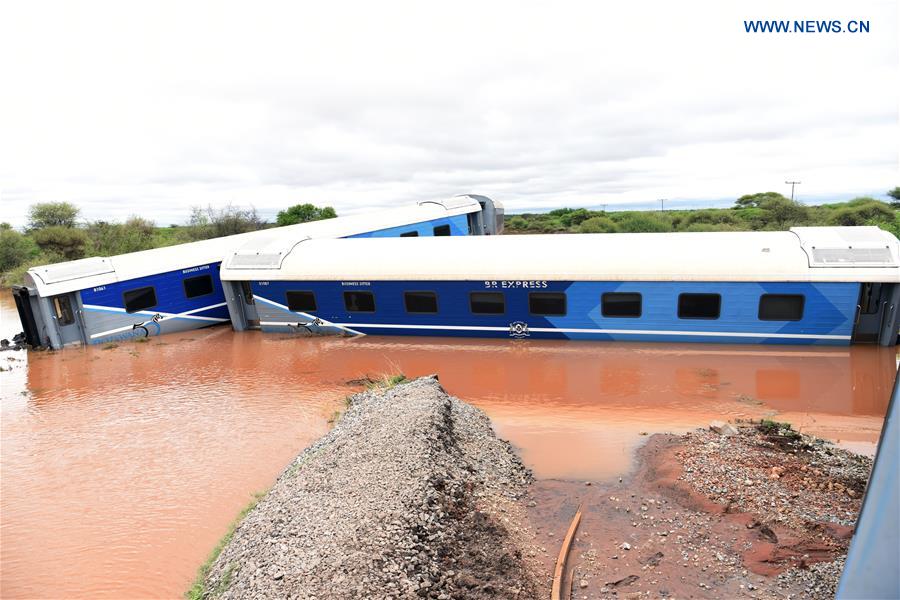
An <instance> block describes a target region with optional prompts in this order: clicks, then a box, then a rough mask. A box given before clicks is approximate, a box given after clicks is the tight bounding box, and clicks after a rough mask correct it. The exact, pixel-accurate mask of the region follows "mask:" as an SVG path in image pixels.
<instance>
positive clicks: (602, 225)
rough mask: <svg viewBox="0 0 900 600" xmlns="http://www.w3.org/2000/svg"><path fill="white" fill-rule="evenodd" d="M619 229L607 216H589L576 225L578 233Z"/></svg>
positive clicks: (608, 231) (605, 231) (609, 231)
mask: <svg viewBox="0 0 900 600" xmlns="http://www.w3.org/2000/svg"><path fill="white" fill-rule="evenodd" d="M618 230H619V227H618V226H617V225H616V223H615V221H613V220H612V219H610V218H609V217H591V218H590V219H587V220H586V221H583V222H582V223H581V225H579V226H578V231H579V233H615V232H617V231H618Z"/></svg>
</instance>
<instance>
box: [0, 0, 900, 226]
mask: <svg viewBox="0 0 900 600" xmlns="http://www.w3.org/2000/svg"><path fill="white" fill-rule="evenodd" d="M897 18H898V17H897V7H896V4H895V3H894V2H858V3H854V4H852V5H848V4H845V3H834V2H807V3H797V2H794V3H790V4H789V5H788V4H785V3H766V2H754V3H721V2H719V3H670V2H666V3H662V2H660V3H658V4H650V3H637V4H635V5H633V6H631V5H629V6H624V5H623V6H614V5H610V3H564V4H561V3H556V4H552V5H551V4H549V3H522V2H509V3H489V4H488V3H453V4H452V5H450V4H447V5H436V4H434V3H421V2H399V3H389V4H385V3H360V4H340V5H338V6H318V5H310V4H298V3H265V4H263V5H261V6H260V5H254V6H252V7H251V6H250V5H246V4H236V5H229V4H223V3H219V2H216V3H210V4H191V5H188V6H186V5H185V4H184V3H161V4H159V3H155V4H153V5H145V6H142V7H141V8H140V9H135V8H134V5H131V6H126V5H123V4H121V3H112V2H110V3H90V2H88V3H78V4H72V3H59V4H45V3H19V4H13V3H7V4H5V5H4V7H3V8H2V9H0V85H2V91H0V206H2V212H3V217H2V219H3V220H9V221H11V222H13V223H15V224H20V223H21V222H22V221H23V220H24V214H25V211H26V208H27V206H28V205H29V204H30V203H32V202H38V201H47V200H68V201H72V202H75V203H77V204H79V205H80V206H81V207H82V209H83V213H84V216H85V217H87V218H91V219H96V218H106V219H109V218H124V217H127V216H128V215H129V214H142V215H144V216H147V217H150V218H152V219H155V220H157V221H158V222H160V223H161V224H166V223H170V222H178V221H182V220H183V219H184V218H185V217H186V215H187V213H188V211H189V207H190V206H191V205H196V204H207V203H210V204H213V205H223V204H226V203H228V202H233V203H236V204H253V205H254V206H256V207H257V209H259V210H260V212H261V213H262V214H264V215H267V216H272V215H274V213H275V212H277V210H279V209H280V208H283V207H284V206H287V205H290V204H294V203H297V202H314V203H318V204H331V205H333V206H335V207H336V208H337V209H338V212H339V213H348V212H355V211H358V210H363V209H365V208H370V207H376V206H385V205H388V204H392V203H398V202H411V201H414V200H418V199H430V198H440V197H444V196H448V195H452V194H455V193H463V192H480V193H486V194H489V195H494V196H496V197H497V198H498V199H500V200H502V201H503V202H504V203H505V204H506V205H507V207H508V208H509V209H510V210H512V211H515V210H517V209H524V208H528V209H535V208H552V207H556V206H560V205H592V206H595V205H599V204H607V205H621V204H627V203H636V202H647V201H653V200H654V199H655V198H659V197H666V198H670V199H685V200H687V199H689V200H695V201H698V202H702V201H704V200H711V199H723V198H734V197H735V196H737V195H740V194H742V193H747V192H754V191H763V190H770V189H776V190H778V189H781V190H784V189H785V186H784V184H783V183H782V182H783V181H784V180H785V179H786V178H792V179H800V180H802V181H803V184H802V185H801V186H800V188H799V192H800V194H801V197H806V198H816V197H835V196H840V195H842V194H844V195H849V194H855V193H870V192H880V191H883V190H885V189H888V188H890V187H893V186H895V185H897V184H898V180H900V177H898V162H897V160H898V139H900V131H898V115H897V107H898V99H900V93H898V80H900V78H898V74H900V68H898V67H900V64H898V21H897ZM745 19H792V20H793V19H842V20H844V21H847V20H849V19H867V20H869V21H870V23H871V31H870V33H869V34H856V35H854V34H766V35H763V34H747V33H745V32H744V28H743V21H744V20H745Z"/></svg>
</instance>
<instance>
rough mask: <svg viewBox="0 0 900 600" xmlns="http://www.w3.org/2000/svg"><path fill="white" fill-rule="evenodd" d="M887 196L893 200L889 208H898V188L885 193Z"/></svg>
mask: <svg viewBox="0 0 900 600" xmlns="http://www.w3.org/2000/svg"><path fill="white" fill-rule="evenodd" d="M887 195H888V196H890V197H891V198H893V200H892V201H891V206H893V207H894V208H900V187H895V188H894V189H892V190H891V191H889V192H888V193H887Z"/></svg>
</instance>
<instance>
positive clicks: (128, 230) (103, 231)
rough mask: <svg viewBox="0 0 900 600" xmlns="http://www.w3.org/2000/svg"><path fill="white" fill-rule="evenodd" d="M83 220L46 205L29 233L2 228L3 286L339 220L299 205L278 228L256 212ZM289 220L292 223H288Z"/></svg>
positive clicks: (38, 208) (70, 209) (72, 209)
mask: <svg viewBox="0 0 900 600" xmlns="http://www.w3.org/2000/svg"><path fill="white" fill-rule="evenodd" d="M80 214H81V211H80V209H79V208H78V207H77V206H75V205H74V204H70V203H68V202H44V203H39V204H34V205H32V206H31V207H30V208H29V210H28V222H27V224H26V226H25V229H24V231H23V232H19V231H16V230H15V229H13V228H12V227H11V226H10V225H9V223H0V281H2V284H3V285H4V286H7V285H15V284H18V283H21V282H22V279H23V277H24V274H25V271H27V270H28V269H29V268H31V267H33V266H37V265H46V264H50V263H55V262H61V261H66V260H75V259H78V258H84V257H86V256H112V255H116V254H125V253H127V252H137V251H139V250H149V249H150V248H159V247H161V246H171V245H173V244H182V243H185V242H196V241H198V240H205V239H210V238H216V237H222V236H225V235H233V234H236V233H245V232H247V231H255V230H258V229H265V228H267V227H277V226H278V225H284V224H293V223H303V222H305V221H315V220H319V219H327V218H331V217H336V216H337V214H336V213H335V211H334V209H333V208H331V207H330V206H326V207H323V208H319V207H317V206H314V205H312V204H298V205H297V206H292V207H291V208H288V209H286V210H284V211H282V212H281V213H279V214H278V220H279V223H278V224H277V225H275V224H271V223H266V222H265V221H263V220H262V219H261V218H260V217H259V215H257V213H256V210H255V209H253V208H248V209H245V208H240V207H235V206H231V205H229V206H226V207H224V208H213V207H211V206H209V207H206V208H201V207H194V208H193V209H191V216H190V219H189V220H188V222H187V223H186V224H184V225H170V226H169V227H157V226H156V224H155V223H154V222H153V221H149V220H147V219H144V218H142V217H137V216H135V217H131V218H129V219H128V220H126V221H125V222H124V223H118V222H114V221H104V220H98V221H81V220H80V219H79V217H80ZM283 214H286V215H289V217H286V219H282V215H283ZM282 221H285V222H283V223H282ZM288 221H289V222H288Z"/></svg>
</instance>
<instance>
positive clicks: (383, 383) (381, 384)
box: [366, 373, 409, 390]
mask: <svg viewBox="0 0 900 600" xmlns="http://www.w3.org/2000/svg"><path fill="white" fill-rule="evenodd" d="M405 381H409V379H407V378H406V375H404V374H403V373H399V374H397V375H389V374H387V373H383V374H382V375H381V376H380V377H378V378H377V379H372V380H371V381H370V382H369V383H367V384H366V389H369V390H389V389H391V388H394V387H397V386H398V385H400V384H401V383H403V382H405Z"/></svg>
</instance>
